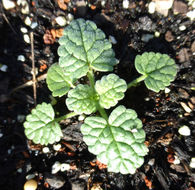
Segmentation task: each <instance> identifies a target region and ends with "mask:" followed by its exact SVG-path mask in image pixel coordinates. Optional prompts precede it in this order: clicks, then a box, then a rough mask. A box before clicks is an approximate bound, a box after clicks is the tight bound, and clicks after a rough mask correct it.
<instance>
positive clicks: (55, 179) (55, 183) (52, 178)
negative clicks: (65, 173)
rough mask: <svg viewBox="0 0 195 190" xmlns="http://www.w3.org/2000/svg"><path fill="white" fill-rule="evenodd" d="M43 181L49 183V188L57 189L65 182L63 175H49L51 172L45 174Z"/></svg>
mask: <svg viewBox="0 0 195 190" xmlns="http://www.w3.org/2000/svg"><path fill="white" fill-rule="evenodd" d="M45 181H46V182H47V183H49V185H50V189H59V188H61V187H62V186H63V185H64V183H65V180H64V178H63V177H61V176H57V175H51V174H46V175H45ZM64 189H66V188H64Z"/></svg>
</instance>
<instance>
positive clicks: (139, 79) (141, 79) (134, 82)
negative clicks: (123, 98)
mask: <svg viewBox="0 0 195 190" xmlns="http://www.w3.org/2000/svg"><path fill="white" fill-rule="evenodd" d="M146 77H147V76H146V75H142V76H140V77H138V78H136V79H135V80H133V81H132V82H130V83H129V84H127V88H131V87H132V86H136V85H137V84H138V83H139V82H141V81H143V80H144V79H145V78H146Z"/></svg>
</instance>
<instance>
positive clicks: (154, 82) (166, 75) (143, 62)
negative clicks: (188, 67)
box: [135, 52, 177, 92]
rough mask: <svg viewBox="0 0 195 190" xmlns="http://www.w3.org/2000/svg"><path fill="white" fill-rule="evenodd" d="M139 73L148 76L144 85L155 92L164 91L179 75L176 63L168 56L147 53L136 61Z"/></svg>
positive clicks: (139, 56)
mask: <svg viewBox="0 0 195 190" xmlns="http://www.w3.org/2000/svg"><path fill="white" fill-rule="evenodd" d="M135 67H136V69H137V71H138V72H139V73H141V74H143V75H145V76H146V78H145V80H144V83H145V85H146V86H147V88H148V89H150V90H153V91H154V92H159V91H160V90H164V89H165V87H166V86H169V85H170V82H172V81H173V80H174V79H175V76H176V74H177V66H176V64H175V61H174V60H173V59H171V58H170V57H169V56H168V55H166V54H160V53H154V52H145V53H143V54H142V55H137V56H136V59H135Z"/></svg>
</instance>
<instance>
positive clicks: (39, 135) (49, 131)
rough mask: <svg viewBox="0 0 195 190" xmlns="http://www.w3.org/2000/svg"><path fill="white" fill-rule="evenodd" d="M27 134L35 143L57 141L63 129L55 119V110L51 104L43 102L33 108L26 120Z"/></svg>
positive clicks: (43, 143)
mask: <svg viewBox="0 0 195 190" xmlns="http://www.w3.org/2000/svg"><path fill="white" fill-rule="evenodd" d="M24 128H25V134H26V136H27V137H28V139H30V140H32V141H33V142H34V143H36V144H38V143H40V144H42V145H47V144H52V143H54V142H57V141H59V140H60V139H61V137H62V131H61V128H60V126H59V124H58V123H57V122H55V121H54V110H53V108H52V106H51V104H46V103H42V104H39V105H37V107H36V108H35V109H33V110H32V112H31V114H29V115H28V116H27V117H26V121H25V122H24Z"/></svg>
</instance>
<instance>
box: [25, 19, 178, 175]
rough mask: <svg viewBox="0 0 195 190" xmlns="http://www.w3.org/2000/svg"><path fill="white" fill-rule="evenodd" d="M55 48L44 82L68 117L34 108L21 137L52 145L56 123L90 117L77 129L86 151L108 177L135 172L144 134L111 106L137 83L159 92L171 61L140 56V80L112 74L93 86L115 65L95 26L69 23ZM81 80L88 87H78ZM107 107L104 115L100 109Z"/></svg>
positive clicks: (129, 113)
mask: <svg viewBox="0 0 195 190" xmlns="http://www.w3.org/2000/svg"><path fill="white" fill-rule="evenodd" d="M59 43H60V46H59V48H58V55H59V63H55V64H53V65H52V66H51V67H50V68H49V70H48V74H47V79H46V82H47V85H48V88H49V89H50V90H51V92H52V95H53V96H54V97H57V96H58V97H62V96H64V95H66V96H67V97H66V102H65V103H66V106H67V107H68V109H69V110H70V111H72V112H70V113H68V114H67V115H65V116H62V117H60V118H55V113H54V110H53V108H52V105H51V104H46V103H42V104H39V105H37V107H36V108H34V109H33V110H32V112H31V114H29V115H28V116H27V118H26V122H25V123H24V128H25V134H26V136H27V138H29V139H31V140H32V141H33V142H34V143H40V144H42V145H47V144H52V143H54V142H57V141H59V140H60V139H61V137H62V136H63V135H62V131H61V129H60V125H59V121H61V120H63V119H66V118H70V117H73V116H76V115H80V114H85V115H90V114H93V116H87V117H86V118H85V120H84V123H83V124H82V126H81V132H82V134H83V140H84V142H85V143H86V144H87V145H88V149H89V151H90V152H91V153H93V154H95V155H97V159H98V160H99V161H100V162H102V163H104V164H106V165H107V167H108V171H110V172H120V173H122V174H128V173H130V174H133V173H135V171H136V169H137V168H139V167H140V166H141V165H142V164H143V162H144V156H145V155H146V154H147V152H148V148H147V147H146V145H145V144H144V141H145V137H146V135H145V132H144V130H143V129H142V122H141V120H140V119H138V118H137V114H136V112H135V111H134V110H132V109H128V108H125V106H122V105H117V104H118V102H119V101H120V100H121V99H123V98H124V96H125V94H124V93H125V91H126V90H127V89H128V88H130V87H132V86H136V85H137V84H138V83H139V82H141V81H144V83H145V85H146V87H147V88H148V89H150V90H153V91H154V92H159V91H160V90H163V89H165V87H166V86H168V85H170V82H172V81H173V80H174V79H175V76H176V73H177V66H176V64H175V62H174V60H173V59H171V58H170V57H169V56H168V55H166V54H160V53H153V52H145V53H143V54H142V55H138V56H136V59H135V68H136V69H137V71H138V72H139V73H140V74H141V76H140V77H138V78H137V79H135V80H134V81H132V82H130V83H129V84H127V83H126V82H125V81H124V80H123V79H121V78H120V77H119V76H117V75H116V74H114V73H111V74H108V75H105V76H103V77H102V78H101V79H100V80H97V81H95V76H94V74H95V73H96V72H97V71H98V72H110V71H113V67H114V66H115V65H116V64H117V63H118V60H117V59H116V58H115V54H114V51H113V49H112V45H111V43H110V42H109V41H108V40H107V39H106V38H105V34H104V33H103V32H102V31H101V30H100V29H98V28H97V26H96V24H95V23H94V22H92V21H85V20H83V19H77V20H74V21H72V22H71V23H70V24H69V25H68V26H67V27H66V28H65V29H64V33H63V36H62V37H61V38H60V39H59ZM82 77H85V78H87V79H88V81H89V82H87V83H86V84H80V83H79V79H80V78H82ZM115 106H117V107H115ZM113 107H115V108H114V109H113V111H112V112H111V113H110V115H109V116H108V115H107V113H106V110H105V109H110V108H113ZM94 114H96V115H94Z"/></svg>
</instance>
